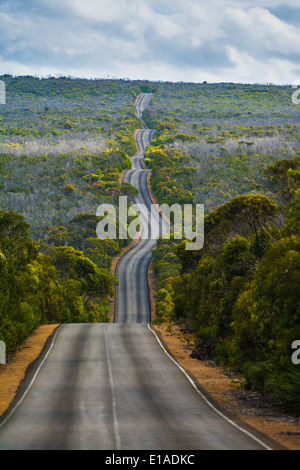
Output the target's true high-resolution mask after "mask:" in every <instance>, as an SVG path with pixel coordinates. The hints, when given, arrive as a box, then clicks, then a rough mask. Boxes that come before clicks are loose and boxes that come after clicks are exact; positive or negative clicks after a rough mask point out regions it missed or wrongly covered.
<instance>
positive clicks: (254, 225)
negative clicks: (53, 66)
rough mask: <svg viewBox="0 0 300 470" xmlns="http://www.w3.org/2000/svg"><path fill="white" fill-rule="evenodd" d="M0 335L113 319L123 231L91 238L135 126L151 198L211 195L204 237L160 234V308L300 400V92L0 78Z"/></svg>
mask: <svg viewBox="0 0 300 470" xmlns="http://www.w3.org/2000/svg"><path fill="white" fill-rule="evenodd" d="M0 78H1V79H2V80H3V81H4V82H5V83H6V89H7V104H6V105H5V106H2V107H1V118H0V135H1V140H0V175H1V179H0V208H1V212H0V273H1V276H0V336H1V339H3V340H4V341H5V342H6V344H7V347H8V350H9V351H13V350H14V349H15V348H16V346H17V345H18V344H19V343H20V342H21V341H22V340H23V339H24V338H25V337H26V336H28V334H29V333H30V332H31V331H33V329H34V328H35V327H36V326H37V325H38V324H40V323H47V322H49V323H51V322H68V321H70V322H74V321H79V322H85V321H87V322H94V321H95V322H96V321H108V307H109V298H110V296H111V294H112V292H113V286H114V285H115V284H116V282H117V279H116V278H114V276H112V275H111V274H110V266H111V261H112V259H113V257H114V256H115V255H116V254H117V253H119V252H120V251H121V249H122V247H123V244H124V243H126V240H119V239H116V240H99V239H98V238H97V236H96V225H97V222H98V218H97V217H96V215H95V214H96V209H97V207H98V205H99V204H101V203H103V202H108V203H112V204H115V205H117V203H118V197H119V195H122V194H125V192H126V194H128V195H129V196H130V195H133V194H134V188H130V187H121V186H120V184H119V177H120V174H121V172H122V171H123V170H125V169H127V168H129V167H130V158H129V157H130V156H131V155H133V154H134V153H135V151H136V147H135V140H134V137H133V132H134V130H135V129H137V128H140V127H141V123H140V121H139V120H138V119H136V116H135V110H134V100H135V98H136V97H137V96H138V94H139V93H140V92H151V93H154V96H153V99H152V101H151V105H150V107H149V108H148V109H147V110H146V111H145V112H144V113H143V119H144V120H145V122H146V123H147V125H148V127H149V128H153V129H156V138H155V140H153V141H152V142H151V145H149V146H148V148H147V151H146V153H145V162H146V165H147V166H148V168H150V169H151V184H152V187H153V190H154V193H155V196H156V198H157V199H158V201H159V203H160V204H161V203H167V204H169V205H172V204H174V203H179V204H204V208H205V241H204V247H203V249H202V250H199V251H187V250H185V240H177V239H174V238H171V239H170V240H165V239H160V240H158V243H157V248H156V249H155V250H154V253H153V255H154V258H153V259H154V269H155V274H156V280H157V285H156V288H157V299H156V313H157V319H156V321H157V322H162V321H176V322H181V323H182V324H183V325H184V326H185V328H188V329H189V330H190V331H192V332H193V333H194V334H195V335H196V337H197V345H196V346H197V348H195V354H196V352H197V354H198V357H199V358H209V359H213V360H215V361H216V362H217V363H218V364H222V365H224V366H225V367H230V368H232V369H234V370H236V371H239V372H240V373H242V374H243V376H244V378H245V386H246V387H247V388H251V389H254V390H259V391H260V392H262V393H265V394H268V395H271V396H274V397H275V398H276V399H277V400H279V401H280V402H281V403H282V404H284V406H285V408H286V409H288V410H289V411H292V412H293V413H296V414H299V413H300V400H299V396H300V371H299V365H297V364H294V363H293V362H292V360H291V355H292V353H293V350H292V348H291V345H292V343H293V342H294V341H295V340H299V339H300V321H299V320H300V296H299V286H300V233H299V230H300V225H299V224H300V222H299V221H300V186H299V185H300V176H299V175H300V144H299V136H300V128H299V106H296V105H294V104H293V103H292V101H291V95H292V89H291V88H290V87H287V86H285V87H284V86H283V87H280V86H272V85H269V86H267V85H238V84H231V83H228V84H225V83H224V84H208V83H202V84H193V83H162V82H155V83H150V82H140V81H135V82H134V81H129V80H128V81H127V80H79V79H70V78H66V77H59V78H54V77H49V78H47V79H38V78H34V77H11V76H3V77H0Z"/></svg>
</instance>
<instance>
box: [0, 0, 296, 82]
mask: <svg viewBox="0 0 300 470" xmlns="http://www.w3.org/2000/svg"><path fill="white" fill-rule="evenodd" d="M288 6H289V7H290V8H297V10H295V12H298V14H299V15H300V5H299V0H297V1H296V2H294V1H293V0H288V1H287V2H284V3H283V1H281V0H274V1H269V0H252V1H250V0H249V1H248V0H211V1H210V2H206V1H205V0H186V1H185V2H182V1H180V0H165V1H164V2H161V1H160V0H101V1H99V0H64V1H61V0H52V1H51V2H49V1H46V0H28V1H27V2H26V5H25V2H21V1H20V0H9V1H8V0H6V1H4V2H2V4H0V21H1V24H2V28H1V29H2V30H1V32H0V43H1V54H2V71H3V73H5V72H7V71H8V69H7V67H10V70H9V71H10V72H11V73H16V74H17V73H19V70H26V73H32V74H33V75H35V74H41V71H43V74H45V72H44V71H45V70H46V71H47V70H49V73H54V72H53V71H57V72H56V73H62V74H66V75H67V74H71V75H78V76H89V77H90V76H97V77H100V76H107V75H110V76H119V77H129V78H149V79H151V80H153V79H155V80H174V81H178V80H179V81H180V80H182V81H198V80H200V81H203V80H208V81H227V80H229V81H236V80H243V81H249V80H250V79H251V81H256V82H263V81H269V82H274V83H275V82H277V81H278V80H280V82H289V81H290V80H291V79H292V80H296V79H297V78H298V77H297V76H296V75H297V70H298V69H299V73H300V24H298V23H297V21H296V20H295V21H293V23H290V22H288V21H287V20H286V19H283V18H281V17H280V11H281V10H280V8H281V9H283V8H287V7H288ZM276 7H278V8H279V10H278V15H277V14H275V13H274V8H276ZM271 8H272V11H270V9H271ZM293 11H294V10H293ZM295 18H297V15H296V13H295ZM299 23H300V20H299ZM46 74H47V72H46ZM272 77H273V79H272Z"/></svg>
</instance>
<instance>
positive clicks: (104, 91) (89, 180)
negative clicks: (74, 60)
mask: <svg viewBox="0 0 300 470" xmlns="http://www.w3.org/2000/svg"><path fill="white" fill-rule="evenodd" d="M1 79H2V80H3V81H4V82H5V84H6V91H7V96H6V105H5V106H2V108H1V117H0V134H1V144H0V175H1V179H0V208H1V211H0V271H1V275H0V318H1V323H0V332H1V339H2V340H4V341H5V343H6V347H7V352H8V353H11V352H13V351H14V350H15V348H16V347H17V346H18V345H19V344H20V343H21V342H22V341H23V340H24V339H25V338H26V337H27V336H28V335H29V334H30V332H32V331H33V330H34V328H36V327H37V325H39V324H41V323H56V322H96V321H108V312H109V299H110V298H111V296H112V295H113V293H114V285H115V284H116V283H117V279H116V278H115V277H114V276H112V275H111V274H110V267H111V262H112V259H113V257H114V256H115V255H116V254H117V253H119V252H120V251H121V249H122V247H123V245H124V244H127V240H123V239H117V240H110V239H106V240H100V239H99V238H97V235H96V226H97V223H98V222H99V220H100V218H99V217H97V216H96V211H97V207H98V205H100V204H102V203H110V204H115V205H117V202H118V197H119V195H127V196H128V197H129V200H130V197H131V196H132V195H133V194H135V193H136V189H135V188H133V187H131V185H126V186H125V185H124V186H122V187H121V186H120V184H119V178H120V174H121V172H122V171H123V170H126V169H128V168H130V167H131V162H130V158H129V157H130V155H133V154H134V153H135V152H136V146H135V139H134V136H133V132H134V130H135V129H136V128H139V127H141V124H140V122H139V121H138V120H137V119H136V116H135V108H134V100H135V98H136V96H137V95H138V94H139V93H140V91H141V90H140V88H139V85H138V84H132V83H130V82H126V81H107V80H95V81H94V80H79V79H78V80H77V79H75V80H73V79H69V78H66V77H59V78H55V77H49V78H47V79H38V78H35V77H11V76H7V75H6V76H3V77H1ZM146 88H147V87H146Z"/></svg>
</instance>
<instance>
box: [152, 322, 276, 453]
mask: <svg viewBox="0 0 300 470" xmlns="http://www.w3.org/2000/svg"><path fill="white" fill-rule="evenodd" d="M147 325H148V328H149V330H150V331H151V332H152V333H153V334H154V336H155V337H156V339H157V341H158V343H159V345H160V346H161V348H162V349H163V350H164V352H165V353H166V355H167V356H168V357H169V358H170V359H171V361H173V362H174V364H176V366H177V367H178V368H179V369H180V370H181V372H183V373H184V375H185V376H186V377H187V379H188V380H189V382H190V383H191V384H192V386H193V387H194V389H195V390H196V391H197V393H199V395H200V396H201V397H202V398H203V400H204V401H205V402H206V403H207V404H208V405H209V406H210V407H211V408H212V409H213V410H214V411H215V412H216V413H218V414H219V415H220V416H222V418H224V419H225V420H226V421H228V423H230V424H231V425H232V426H234V427H235V428H237V429H239V430H240V431H241V432H243V433H245V434H247V436H249V437H251V438H252V439H253V440H254V441H256V442H258V443H259V444H260V445H261V446H263V447H265V449H267V450H273V449H272V448H271V447H269V446H267V444H265V443H264V442H263V441H261V440H260V439H258V438H257V437H256V436H254V435H253V434H251V433H250V432H248V431H246V429H243V428H242V427H240V426H239V425H238V424H237V423H235V422H234V421H232V420H231V419H229V418H228V417H227V416H226V415H224V414H223V413H222V412H221V411H219V410H218V409H217V408H216V407H215V406H214V405H213V404H212V403H211V402H210V401H209V400H208V399H207V398H206V396H205V395H203V393H202V392H201V391H200V390H199V388H198V387H197V385H196V384H195V382H194V381H193V380H192V378H191V377H190V376H189V375H188V373H187V372H186V371H185V369H184V368H183V367H182V366H181V365H180V364H179V363H178V362H177V361H176V360H175V359H174V358H173V357H172V356H171V355H170V354H169V353H168V351H167V350H166V348H165V347H164V345H163V344H162V342H161V340H160V338H159V336H158V335H157V334H156V333H155V331H154V330H153V329H152V328H151V325H150V324H149V323H148V324H147Z"/></svg>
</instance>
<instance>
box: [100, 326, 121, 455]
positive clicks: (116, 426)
mask: <svg viewBox="0 0 300 470" xmlns="http://www.w3.org/2000/svg"><path fill="white" fill-rule="evenodd" d="M106 330H107V328H106V327H105V325H104V338H105V346H106V360H107V367H108V374H109V382H110V388H111V396H112V414H113V425H114V434H115V441H116V450H121V449H122V448H121V438H120V432H119V422H118V416H117V405H116V394H115V386H114V380H113V375H112V370H111V363H110V354H109V349H108V339H107V331H106Z"/></svg>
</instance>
